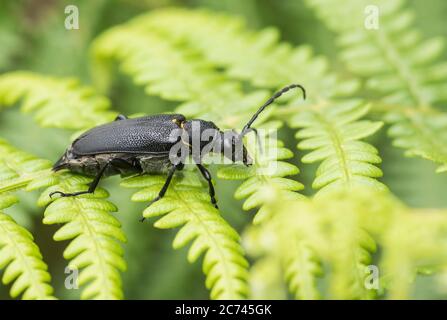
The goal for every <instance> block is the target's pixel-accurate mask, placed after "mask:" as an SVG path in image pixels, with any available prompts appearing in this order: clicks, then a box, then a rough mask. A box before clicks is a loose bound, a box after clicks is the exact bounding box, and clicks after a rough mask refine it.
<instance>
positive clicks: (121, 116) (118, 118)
mask: <svg viewBox="0 0 447 320" xmlns="http://www.w3.org/2000/svg"><path fill="white" fill-rule="evenodd" d="M126 119H128V118H127V117H126V116H125V115H124V114H119V115H117V116H116V118H115V121H119V120H126Z"/></svg>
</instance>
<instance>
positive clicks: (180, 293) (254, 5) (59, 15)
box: [0, 0, 447, 299]
mask: <svg viewBox="0 0 447 320" xmlns="http://www.w3.org/2000/svg"><path fill="white" fill-rule="evenodd" d="M69 4H74V5H77V6H78V8H79V13H80V16H79V18H80V29H79V30H70V31H69V30H66V29H65V28H64V19H65V17H66V16H65V14H64V8H65V6H66V5H69ZM340 5H343V1H340ZM409 5H410V6H412V7H413V8H414V9H415V12H417V18H416V24H417V26H418V27H419V28H420V29H421V30H422V31H423V32H424V33H425V34H426V35H427V36H430V35H438V36H447V28H446V27H445V17H446V15H447V1H445V0H425V1H422V0H413V1H409ZM164 6H184V7H190V8H194V7H204V8H209V9H213V10H216V11H225V12H228V13H232V14H236V15H240V16H243V17H244V18H245V19H246V20H247V23H248V25H249V27H250V28H253V29H261V28H264V27H267V26H275V27H276V28H278V29H279V30H280V32H281V35H282V39H283V40H285V41H288V42H290V43H292V44H294V45H300V44H304V43H306V44H309V45H311V46H312V47H313V48H314V50H315V52H316V53H318V54H322V55H325V56H327V57H328V58H329V59H330V61H331V62H332V64H333V67H334V69H340V66H339V64H338V63H337V61H336V55H337V52H336V48H335V45H334V37H333V36H332V34H331V32H329V31H328V30H327V29H326V28H325V27H324V25H323V24H321V23H320V22H319V21H318V20H317V18H316V17H315V15H314V13H313V12H312V11H311V10H309V9H308V8H307V7H306V6H305V5H304V4H303V3H302V1H300V0H280V1H278V0H258V1H256V0H243V1H241V0H176V1H175V0H108V1H106V0H77V1H75V0H71V1H56V0H0V72H2V73H3V72H7V71H12V70H21V69H23V70H30V71H36V72H40V73H43V74H49V75H56V76H72V77H78V78H80V79H81V81H82V82H83V83H84V84H90V83H91V78H90V73H89V63H88V61H89V50H88V48H89V45H90V43H91V41H92V40H93V39H94V38H95V37H96V36H97V35H98V34H100V33H101V32H102V31H104V30H106V29H108V28H110V27H111V26H114V25H116V24H120V23H123V22H125V21H127V20H129V19H130V18H132V17H134V16H136V15H138V14H140V13H142V12H145V11H148V10H153V9H156V8H159V7H164ZM229 50H231V49H229ZM446 58H447V57H446ZM297 77H298V78H299V75H297ZM111 92H112V94H111V97H110V98H111V99H112V104H113V107H114V108H115V109H116V110H118V111H120V112H121V113H123V114H131V113H135V112H145V113H149V114H153V113H159V112H162V111H163V112H165V111H169V110H173V109H174V108H175V107H176V105H175V104H173V103H169V102H166V101H162V100H160V99H159V98H157V97H149V96H147V95H145V94H144V92H143V89H142V88H139V87H136V86H134V85H133V84H132V83H131V81H130V80H129V79H128V78H126V77H124V76H118V80H117V81H116V83H115V84H114V88H113V90H112V91H111ZM70 134H71V133H70V132H65V131H62V130H56V129H41V128H39V127H38V126H37V125H36V124H35V123H34V122H33V121H32V119H31V117H30V116H24V115H23V114H19V113H18V110H17V108H11V109H7V110H4V111H2V112H1V113H0V136H1V137H4V138H6V139H7V140H9V141H10V142H11V143H12V144H14V145H15V146H17V147H20V148H22V149H24V150H26V151H28V152H32V153H34V154H36V155H38V156H41V157H44V158H49V159H51V160H56V159H57V158H58V156H59V155H60V154H61V152H62V151H63V150H64V149H65V148H66V146H67V145H68V141H69V136H70ZM383 134H384V131H383V130H382V131H381V134H379V135H376V137H375V138H374V139H375V140H376V141H374V143H375V145H376V146H378V147H379V149H380V151H381V155H382V157H383V158H385V159H388V160H391V159H393V160H394V161H392V160H391V161H389V162H388V163H391V164H392V165H387V161H386V162H385V163H384V164H383V166H382V168H383V170H384V178H383V181H384V182H385V183H386V184H387V185H388V186H389V187H390V188H391V190H392V191H393V192H394V193H395V194H397V195H398V196H399V197H400V198H401V199H403V200H404V201H405V202H406V203H408V204H410V205H412V206H416V207H447V197H445V190H447V181H446V179H445V177H443V176H441V175H436V174H435V170H434V169H435V166H434V165H432V164H431V163H429V162H426V161H423V160H420V159H408V158H405V157H403V154H402V151H401V150H397V149H394V148H392V147H391V146H390V145H389V144H388V143H387V142H383V141H388V139H384V137H383V136H381V135H383ZM282 138H283V139H284V140H286V142H287V143H288V145H289V146H290V147H291V148H292V149H294V150H296V149H295V148H294V145H295V142H294V140H293V135H292V134H291V131H290V132H289V131H287V129H285V131H284V132H282ZM300 156H301V155H300V154H299V153H298V152H297V155H296V159H299V157H300ZM295 163H298V162H297V161H296V162H295ZM300 167H301V169H302V174H301V176H300V177H299V179H300V181H304V182H305V185H306V189H307V191H306V190H305V193H306V192H307V193H311V192H310V183H309V182H310V180H311V176H310V175H309V176H307V175H306V166H302V165H300ZM118 182H119V178H110V179H107V180H106V181H104V186H105V187H106V188H107V189H108V190H109V191H110V193H111V200H112V201H113V202H114V203H118V204H119V206H120V212H119V213H118V214H117V216H118V217H119V219H120V220H121V221H122V222H123V224H124V229H125V232H126V234H127V236H128V243H127V244H126V245H125V250H126V253H125V255H126V260H127V263H128V271H127V272H125V273H124V274H123V283H124V290H125V296H126V298H128V299H167V298H171V299H183V298H188V299H197V298H204V299H206V298H208V292H207V291H206V289H205V288H204V284H203V283H204V281H203V278H204V276H203V275H202V272H201V270H200V268H201V267H200V264H199V263H195V264H192V265H191V264H189V263H188V262H187V260H186V252H187V248H184V249H182V250H176V251H174V250H172V248H171V243H172V239H173V234H174V233H175V230H173V231H166V230H157V229H155V228H152V227H151V226H150V223H151V222H146V223H144V224H142V223H140V222H139V221H138V220H139V218H140V216H141V212H142V209H143V207H144V204H135V203H132V202H131V201H130V200H129V199H130V191H128V190H124V189H122V188H119V185H118ZM236 186H237V183H233V182H229V181H218V185H217V193H218V197H219V201H220V206H221V208H222V212H223V213H224V215H225V218H226V219H227V220H228V221H229V222H230V223H231V224H232V225H233V226H234V227H235V228H236V229H238V230H239V231H241V230H242V229H243V227H244V225H246V223H248V222H249V221H250V220H251V217H252V213H245V212H242V210H241V204H240V202H238V201H236V200H234V199H233V192H234V190H235V187H236ZM427 189H429V190H431V191H430V192H426V191H427ZM36 197H37V195H33V194H23V195H22V199H21V200H22V201H21V203H20V204H19V205H17V206H14V207H13V208H12V209H10V210H9V211H8V213H10V214H11V215H13V216H14V218H15V219H16V220H17V221H18V222H19V223H20V224H22V225H24V226H25V227H27V228H28V229H29V230H31V231H32V232H33V235H34V236H35V237H36V242H37V243H38V245H39V246H40V248H41V250H42V253H43V255H44V257H45V260H46V262H47V263H48V264H49V268H50V273H51V274H52V275H53V278H54V280H53V282H52V283H53V284H54V285H57V284H59V287H56V288H55V289H56V292H55V294H56V296H58V297H60V298H77V297H78V295H79V292H78V291H76V290H72V291H68V290H66V289H65V288H64V287H63V279H64V278H65V274H64V269H65V266H66V262H65V261H64V260H63V258H62V251H63V249H64V247H65V246H66V243H57V242H54V241H52V240H51V237H52V235H53V234H54V231H55V230H56V227H52V226H43V225H42V224H41V218H42V212H43V210H42V209H37V208H36V206H35V200H36ZM429 289H430V284H427V283H425V284H424V283H422V284H421V285H420V290H416V295H417V296H421V297H425V298H427V297H430V294H429V292H430V291H431V290H429ZM7 290H8V288H6V287H4V286H0V299H7V298H8V294H7ZM417 296H416V297H417Z"/></svg>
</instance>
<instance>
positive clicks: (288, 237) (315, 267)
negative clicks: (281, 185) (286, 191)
mask: <svg viewBox="0 0 447 320" xmlns="http://www.w3.org/2000/svg"><path fill="white" fill-rule="evenodd" d="M278 196H279V198H276V199H275V200H274V201H272V202H271V203H270V204H269V205H268V206H266V207H267V208H268V209H273V208H278V207H277V202H276V201H277V199H281V195H280V194H278ZM283 201H284V202H289V201H291V202H293V203H296V204H301V202H302V201H305V200H287V199H284V200H283ZM292 212H295V211H292ZM315 217H317V216H314V217H310V216H309V217H307V218H308V219H307V220H305V221H304V220H302V219H300V217H298V216H296V215H293V216H292V215H291V211H290V210H289V211H276V210H275V215H272V217H271V218H270V219H269V220H268V223H262V224H258V225H255V226H252V227H251V228H248V229H247V230H246V232H245V233H244V243H245V244H246V246H247V250H248V253H249V254H250V255H252V256H254V257H257V258H258V260H257V261H269V264H270V268H273V267H274V265H277V266H278V267H279V269H280V271H279V272H280V273H281V274H282V278H283V280H284V281H285V282H287V284H288V285H289V290H290V292H291V293H293V295H294V296H295V298H296V299H318V298H319V297H320V293H319V290H318V289H317V279H318V278H319V277H321V276H322V275H323V269H322V265H321V260H320V258H321V255H319V254H317V253H316V251H315V247H314V246H313V245H312V246H309V245H310V244H311V243H312V241H313V240H315V237H314V236H315V235H318V234H319V233H318V232H316V231H317V229H318V228H317V227H316V226H317V221H316V220H315ZM290 218H292V219H290ZM309 218H311V219H309ZM298 224H300V226H301V227H300V226H298ZM304 226H305V227H304ZM314 227H315V228H316V230H312V229H313V228H314ZM306 228H307V230H311V231H310V232H313V231H315V232H314V233H313V235H312V237H310V238H309V235H310V234H309V233H307V232H303V231H304V230H306ZM314 243H315V242H314ZM278 267H277V268H278ZM276 270H277V269H275V268H273V269H270V270H269V272H270V273H271V272H275V271H276ZM255 271H256V270H255ZM265 276H266V277H270V276H271V275H265ZM277 290H278V289H277ZM263 298H265V297H263Z"/></svg>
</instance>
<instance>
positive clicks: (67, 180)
mask: <svg viewBox="0 0 447 320" xmlns="http://www.w3.org/2000/svg"><path fill="white" fill-rule="evenodd" d="M89 182H91V179H90V178H86V177H82V176H77V175H73V174H68V173H65V174H61V175H59V176H58V183H56V184H54V185H52V186H50V187H49V188H47V189H46V190H45V191H44V192H43V193H42V195H41V197H40V199H39V201H38V205H40V206H47V208H46V209H45V215H44V219H43V223H44V224H61V223H63V224H64V225H63V226H62V227H61V228H60V229H59V230H58V231H57V232H56V233H55V234H54V237H53V238H54V240H56V241H65V240H71V242H70V244H69V245H68V246H67V248H66V249H65V251H64V258H65V259H67V260H70V263H69V265H68V267H69V268H70V269H71V270H81V268H82V270H81V272H80V273H79V278H78V284H79V285H85V288H84V290H83V292H82V295H81V298H83V299H91V298H96V299H122V298H123V292H122V289H121V276H120V273H119V271H124V270H125V269H126V263H125V261H124V259H123V249H122V247H121V245H120V242H125V241H126V236H125V235H124V233H123V231H122V230H121V228H120V227H121V223H120V222H119V221H118V220H117V219H116V218H115V217H113V216H112V215H111V214H110V213H111V212H114V211H117V208H116V207H115V205H114V204H112V203H111V202H109V201H107V200H106V199H105V198H106V197H107V196H108V193H107V192H106V191H105V190H103V189H99V190H97V191H95V193H94V195H85V196H79V197H72V198H60V199H57V200H56V201H53V202H51V199H50V198H49V196H48V195H49V194H50V193H51V192H53V191H62V192H73V191H74V190H76V191H79V190H86V189H87V188H88V186H87V184H88V183H89Z"/></svg>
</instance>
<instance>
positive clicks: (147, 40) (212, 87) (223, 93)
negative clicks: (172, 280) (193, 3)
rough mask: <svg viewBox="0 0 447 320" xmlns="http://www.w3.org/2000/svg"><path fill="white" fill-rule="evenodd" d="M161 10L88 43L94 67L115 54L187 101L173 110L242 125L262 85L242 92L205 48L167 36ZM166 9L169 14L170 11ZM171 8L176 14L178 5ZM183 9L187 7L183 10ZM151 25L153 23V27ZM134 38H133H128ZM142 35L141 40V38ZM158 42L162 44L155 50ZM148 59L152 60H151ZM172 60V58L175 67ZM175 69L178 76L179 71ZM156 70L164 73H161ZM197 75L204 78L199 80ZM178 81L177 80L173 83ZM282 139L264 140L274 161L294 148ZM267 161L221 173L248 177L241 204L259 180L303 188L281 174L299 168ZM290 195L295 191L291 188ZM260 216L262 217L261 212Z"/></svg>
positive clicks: (165, 93)
mask: <svg viewBox="0 0 447 320" xmlns="http://www.w3.org/2000/svg"><path fill="white" fill-rule="evenodd" d="M163 12H164V11H161V13H158V12H157V13H149V14H147V15H142V16H140V17H137V18H135V19H133V20H132V21H131V22H129V23H127V24H124V25H122V26H118V27H116V28H114V29H112V30H110V31H109V32H107V33H105V34H103V35H102V36H100V37H99V38H98V39H97V40H96V41H95V43H94V45H93V48H92V52H93V56H94V58H95V60H94V62H95V65H96V66H97V68H101V66H102V65H103V64H104V63H106V62H107V61H108V60H109V59H111V58H112V59H118V60H119V61H121V62H122V68H123V69H124V72H126V73H128V74H129V75H131V76H132V77H133V79H134V80H135V81H136V82H137V83H139V84H144V85H147V88H146V91H148V92H149V93H150V94H158V95H160V96H161V97H163V98H165V99H172V100H185V101H186V102H185V103H184V104H182V105H181V106H180V107H179V108H177V110H176V111H177V112H181V113H183V114H185V115H186V116H190V117H199V118H203V119H210V120H213V121H214V122H215V123H216V124H218V125H219V126H220V127H221V128H235V127H238V126H239V127H242V125H243V124H244V123H245V122H246V121H247V119H249V118H250V116H251V115H252V114H253V113H254V112H255V111H256V109H257V108H258V107H259V106H260V105H261V104H262V103H263V102H264V101H265V100H266V99H267V97H268V93H267V92H266V91H264V90H262V91H254V92H252V93H250V94H247V95H245V94H244V93H243V92H242V89H241V87H242V85H241V83H240V82H238V81H232V80H230V79H229V78H228V77H226V76H225V75H224V74H222V73H221V72H218V71H217V70H216V68H215V64H213V63H212V62H209V61H207V60H206V59H205V57H204V56H203V54H205V52H201V51H200V48H194V47H192V46H188V45H185V41H184V39H175V38H173V37H167V36H166V34H165V32H163V29H162V27H163V25H159V24H158V23H157V22H158V19H157V17H158V14H163ZM167 12H168V14H169V13H170V12H171V11H170V10H168V11H167ZM172 12H173V13H175V12H176V10H174V11H172ZM187 12H188V11H185V13H186V14H188V13H187ZM186 17H187V16H186ZM161 20H163V19H161ZM183 21H186V20H183ZM154 25H157V27H156V28H154ZM173 35H175V33H174V34H173ZM134 37H136V38H135V41H130V40H129V39H134ZM143 39H144V41H141V40H143ZM129 43H130V44H129ZM160 47H161V48H162V49H160V50H158V49H157V48H160ZM147 57H151V59H148V58H147ZM174 57H175V58H174ZM148 60H151V61H153V62H154V63H152V62H150V63H149V62H148ZM173 63H176V64H175V67H173ZM164 66H169V68H167V67H164ZM179 73H180V74H181V76H178V74H179ZM183 73H184V76H183ZM156 75H163V78H161V76H156ZM201 79H207V81H204V82H203V83H202V82H201ZM210 79H212V81H211V80H210ZM177 81H179V82H181V84H176V82H177ZM168 84H169V85H168ZM191 90H193V91H191ZM179 92H180V93H179ZM274 110H275V109H273V108H271V109H269V110H268V111H267V112H266V113H265V114H263V115H261V117H260V118H261V119H260V123H262V121H265V120H266V119H268V117H269V116H271V114H272V113H273V112H274ZM281 144H282V143H281V142H277V141H276V140H274V139H270V140H269V141H268V142H267V145H272V146H275V145H278V147H276V148H274V147H272V152H273V153H275V152H276V153H277V154H278V155H279V159H277V160H282V159H287V158H291V157H292V156H293V154H292V152H291V151H290V150H287V149H286V148H283V147H282V145H281ZM254 150H255V148H251V151H252V152H251V154H252V155H253V154H255V153H254V152H253V151H254ZM268 161H270V162H271V166H274V167H275V168H276V169H277V170H276V172H274V171H275V170H273V172H267V171H272V170H266V167H265V166H264V168H263V167H262V161H258V162H256V163H255V165H254V166H252V167H251V168H250V169H246V168H242V167H241V166H232V167H231V168H228V169H227V168H225V169H222V171H220V172H219V176H220V177H224V178H227V179H248V178H250V179H248V180H247V181H246V182H245V184H244V185H243V186H241V188H240V189H239V190H238V192H237V197H239V198H244V197H249V196H250V198H249V200H248V201H247V202H246V203H245V204H244V208H245V209H247V210H248V209H251V208H254V207H257V206H259V205H261V202H262V199H263V196H262V194H263V190H264V191H266V189H265V188H261V189H260V190H258V191H257V190H256V188H255V186H257V185H262V186H265V187H268V186H270V188H271V186H281V188H282V190H285V191H291V190H293V191H296V190H300V189H302V185H301V184H300V183H298V182H296V181H294V180H290V179H286V178H285V176H288V175H293V174H297V173H298V172H299V171H298V168H296V167H295V166H293V165H291V164H288V163H286V162H283V161H275V160H274V159H272V158H269V159H265V160H264V164H265V163H266V162H268ZM267 191H268V190H267ZM290 194H291V195H292V196H296V193H295V192H293V193H290ZM259 217H262V214H261V215H260V216H259Z"/></svg>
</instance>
